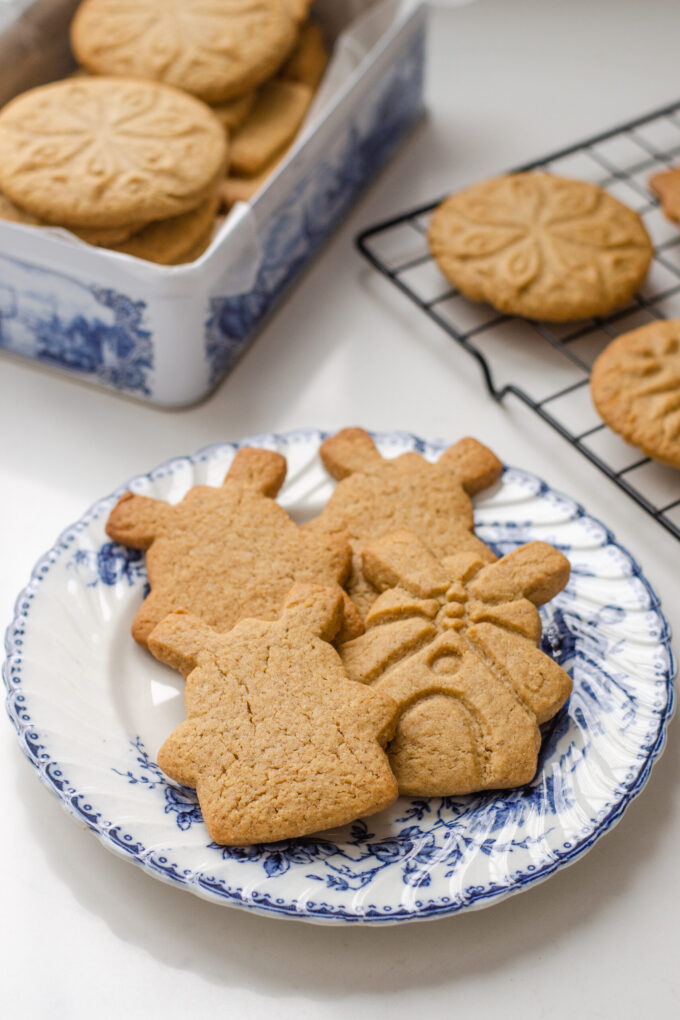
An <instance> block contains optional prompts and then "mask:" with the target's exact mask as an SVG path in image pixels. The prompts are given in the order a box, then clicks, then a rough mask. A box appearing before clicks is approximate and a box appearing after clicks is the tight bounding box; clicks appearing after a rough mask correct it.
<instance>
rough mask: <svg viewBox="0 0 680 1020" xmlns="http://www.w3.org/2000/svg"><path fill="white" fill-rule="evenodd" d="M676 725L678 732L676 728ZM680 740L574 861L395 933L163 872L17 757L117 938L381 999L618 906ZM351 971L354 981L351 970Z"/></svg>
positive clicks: (676, 773)
mask: <svg viewBox="0 0 680 1020" xmlns="http://www.w3.org/2000/svg"><path fill="white" fill-rule="evenodd" d="M675 728H677V727H675ZM676 737H677V734H676ZM678 782H680V741H678V740H677V739H675V740H673V739H671V742H670V745H669V747H668V749H667V751H666V753H665V754H664V756H663V757H662V759H661V760H660V761H659V762H658V763H657V765H656V767H655V770H654V774H653V776H652V778H651V780H650V783H649V786H648V787H647V788H646V790H645V791H643V794H642V795H641V797H640V798H638V800H636V801H635V802H634V803H633V804H632V805H631V807H630V808H629V810H628V812H627V813H626V815H625V816H624V818H623V819H622V821H621V822H620V824H619V826H618V827H617V829H616V830H615V831H614V832H613V833H611V834H608V835H607V836H606V837H605V838H604V839H603V840H602V841H601V842H600V843H598V844H597V845H596V846H595V847H594V848H593V850H592V851H591V852H590V853H589V854H588V855H587V856H586V857H584V858H583V859H582V860H580V861H578V862H576V863H575V864H574V865H573V867H570V868H567V869H564V870H563V871H561V872H559V873H557V874H556V875H554V876H553V877H552V878H550V879H549V880H548V881H546V882H544V883H543V884H541V885H540V886H536V887H535V888H534V889H531V890H529V891H527V892H525V893H523V894H522V895H519V896H514V897H511V898H510V899H508V900H505V901H504V902H502V903H500V904H498V905H496V906H493V907H489V908H487V909H484V910H480V911H476V912H469V913H466V914H461V915H459V916H456V917H450V918H444V919H441V920H438V921H430V922H426V923H422V924H415V925H413V924H409V925H399V926H395V927H387V928H360V927H357V926H353V927H350V926H346V927H319V926H316V925H314V926H313V925H308V924H304V923H301V922H296V921H282V920H277V919H273V918H272V919H270V918H265V917H259V916H256V915H253V914H249V913H246V912H244V911H240V910H235V909H230V908H227V907H222V906H219V905H216V904H212V903H207V902H205V901H202V900H200V899H198V898H196V897H194V896H192V895H190V894H188V893H186V892H182V891H181V890H179V889H175V888H173V887H170V886H167V885H165V884H163V883H161V882H157V881H154V880H153V879H152V878H150V877H149V876H148V875H145V874H143V873H142V872H141V871H140V870H138V869H137V868H136V867H134V866H131V865H129V864H127V863H125V862H123V861H121V860H119V859H117V858H115V857H114V856H113V855H111V854H110V853H108V852H107V851H106V850H105V849H103V848H102V847H101V846H100V845H99V843H98V842H97V840H96V839H95V838H94V837H93V836H91V835H90V834H88V833H87V832H85V831H83V829H82V827H81V826H80V825H78V824H76V823H74V821H73V820H72V819H69V818H68V817H67V816H66V815H65V813H64V812H63V810H62V809H61V807H60V805H59V804H58V803H57V801H56V799H55V798H54V797H53V796H52V795H50V794H49V793H48V792H47V791H46V790H45V789H44V788H42V787H41V786H40V784H39V783H38V780H37V779H36V777H35V776H34V775H33V774H32V770H31V769H30V768H29V767H28V765H27V764H26V763H25V762H23V761H20V760H19V753H17V762H16V783H17V794H18V796H19V798H20V799H21V801H22V803H23V804H25V806H26V811H27V813H28V814H29V815H30V826H31V829H32V832H33V834H34V835H35V839H36V842H37V843H38V844H39V845H40V846H42V847H43V849H44V859H45V867H46V868H49V869H51V870H52V872H53V874H54V880H55V881H56V882H59V883H64V884H65V885H67V886H68V887H69V888H70V890H71V892H72V894H73V896H74V897H75V898H76V900H77V901H78V903H79V904H80V906H81V907H82V908H83V909H85V910H87V911H89V912H91V913H92V914H93V915H94V916H96V917H98V918H101V919H102V920H103V921H104V922H105V924H107V925H108V927H109V929H110V931H111V933H112V934H113V936H115V937H116V938H118V939H120V940H121V942H124V943H127V944H129V943H132V944H134V945H137V946H138V947H139V948H140V949H142V950H144V951H145V952H147V953H149V954H150V955H151V956H153V957H154V958H156V959H157V960H159V961H161V962H162V963H163V964H165V965H167V966H169V967H172V968H177V969H180V970H191V971H194V972H195V973H196V974H197V975H199V976H200V977H202V978H203V979H205V980H208V981H210V982H213V983H214V984H216V985H219V986H225V987H226V986H230V987H242V988H246V989H255V988H257V989H258V991H259V992H260V993H262V994H265V995H270V996H272V997H273V996H277V997H286V996H294V995H299V994H300V992H301V991H303V992H304V994H305V995H306V996H307V997H308V998H314V997H315V996H317V995H318V996H319V997H321V996H323V997H327V996H328V995H333V996H335V997H339V998H341V999H342V998H347V999H351V998H352V996H353V995H355V994H361V993H368V994H375V995H380V994H381V993H383V992H387V991H390V992H392V993H393V992H394V991H398V990H407V989H412V988H419V987H424V986H432V985H433V984H442V983H448V984H450V985H451V984H453V983H454V982H455V981H456V980H463V979H468V978H470V976H474V975H475V974H480V973H486V974H490V973H493V972H494V971H497V970H499V969H502V968H504V967H507V966H509V965H512V964H513V963H514V962H517V961H519V960H521V959H522V958H526V957H531V956H532V955H534V954H538V953H540V952H541V951H542V949H543V948H545V946H546V945H547V944H550V945H551V946H552V947H553V948H554V949H559V943H560V941H561V940H564V939H566V938H567V937H568V936H570V935H571V934H572V933H573V932H574V931H578V929H579V928H582V927H584V926H585V925H587V924H588V923H589V921H590V920H592V918H593V917H594V916H596V915H598V914H600V913H602V912H607V911H608V910H609V909H610V908H613V906H614V903H615V900H616V899H617V898H619V899H620V897H621V896H622V895H623V894H625V891H626V889H627V888H629V887H632V886H634V885H635V883H636V882H639V881H641V880H643V879H644V873H645V869H647V868H653V867H654V859H655V853H656V848H657V845H658V844H659V842H660V840H661V839H662V837H663V834H664V829H665V828H666V827H667V825H669V824H670V823H671V822H672V818H671V815H672V814H673V811H674V810H675V811H677V810H678V808H677V806H675V809H674V805H673V798H672V791H673V789H674V788H676V787H677V784H678ZM349 974H351V981H348V975H349Z"/></svg>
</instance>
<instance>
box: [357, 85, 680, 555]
mask: <svg viewBox="0 0 680 1020" xmlns="http://www.w3.org/2000/svg"><path fill="white" fill-rule="evenodd" d="M678 164H680V102H676V103H674V104H672V105H671V106H667V107H664V108H663V109H659V110H655V111H654V112H653V113H650V114H647V115H645V116H644V117H640V118H638V119H637V120H634V121H630V122H629V123H627V124H625V125H623V126H620V127H617V128H614V129H612V130H609V131H606V132H603V133H602V134H600V135H597V136H596V137H593V138H589V139H587V140H586V141H584V142H580V143H578V144H576V145H573V146H570V147H569V148H566V149H562V150H560V151H559V152H555V153H553V154H552V155H549V156H546V157H544V158H542V159H539V160H536V161H534V162H532V163H527V164H525V165H524V166H521V167H517V168H516V171H520V170H547V171H549V172H551V173H555V174H559V175H561V176H564V177H575V178H579V179H581V180H589V181H592V182H594V183H596V184H598V185H600V186H601V187H603V188H605V190H607V191H608V192H610V193H611V194H612V195H613V196H614V197H615V198H618V199H619V200H620V201H622V202H623V203H624V204H626V205H628V206H630V207H631V208H633V209H634V210H635V211H636V212H637V213H638V214H639V215H640V216H641V217H642V220H643V222H644V224H645V226H646V228H647V231H648V233H649V235H650V237H651V239H652V242H653V244H654V258H653V261H652V265H651V267H650V271H649V273H648V275H647V278H646V281H645V283H644V285H643V287H642V289H641V291H640V293H639V294H636V295H635V297H634V299H633V300H632V301H631V302H630V303H629V304H628V305H627V306H626V307H624V308H622V309H620V310H618V311H617V312H616V313H615V314H613V315H610V316H607V317H606V318H595V319H589V320H587V321H584V322H571V323H559V324H557V323H542V322H533V321H530V320H527V319H518V318H513V317H511V316H508V315H502V314H499V313H498V312H496V311H495V310H494V309H493V308H492V307H491V306H490V305H486V304H481V303H476V302H472V301H468V300H467V298H465V297H463V295H462V294H460V293H459V292H458V291H457V290H455V289H454V288H452V287H451V285H450V284H449V283H448V281H447V280H446V279H445V278H444V276H443V275H442V274H441V272H440V270H439V269H438V267H437V265H436V263H435V262H434V259H433V258H432V256H431V254H430V252H429V249H428V246H427V237H426V234H427V227H428V223H429V218H430V215H431V213H432V211H433V210H434V209H435V208H436V207H437V206H438V205H439V204H440V202H442V201H443V198H440V199H438V200H437V201H435V202H430V203H429V204H427V205H424V206H420V207H418V208H417V209H412V210H410V211H409V212H405V213H402V214H401V215H399V216H395V217H393V218H391V219H389V220H386V221H384V222H382V223H379V224H377V225H375V226H372V227H370V228H369V229H367V230H364V231H363V232H362V233H361V234H360V236H359V237H358V238H357V245H358V247H359V250H360V251H361V252H362V254H363V255H364V256H365V257H366V258H367V259H368V260H369V261H370V262H371V263H372V265H373V266H374V267H375V268H376V269H378V270H379V271H380V272H381V273H382V274H384V275H385V276H386V277H388V279H390V280H391V281H392V283H393V284H395V285H396V286H397V287H398V288H399V289H400V290H401V291H402V292H403V293H404V294H406V295H407V296H408V297H409V298H410V300H411V301H413V302H414V303H415V304H416V305H417V306H418V307H419V308H420V309H422V311H423V312H424V313H425V314H426V315H428V316H429V317H430V318H431V319H433V320H434V321H435V322H436V323H437V324H438V325H439V326H441V327H442V328H443V329H445V330H446V332H447V333H448V334H449V335H450V336H451V337H452V339H454V340H455V341H457V343H459V344H460V345H461V346H462V347H463V348H465V350H466V351H468V352H469V353H470V354H472V355H473V356H474V357H475V358H476V359H477V361H478V362H479V364H480V366H481V370H482V373H483V376H484V380H485V382H486V385H487V388H488V390H489V392H490V393H491V395H492V396H493V397H494V398H495V399H496V400H502V399H503V398H504V397H505V396H506V395H508V394H513V395H514V396H515V397H517V398H519V399H520V400H521V401H523V402H524V403H525V404H526V405H527V406H528V407H530V408H531V409H532V411H534V412H535V413H536V414H537V415H539V416H540V417H541V418H542V419H543V420H544V421H545V422H547V423H548V424H549V425H551V426H552V428H554V429H555V430H556V431H557V432H558V433H559V434H560V435H561V436H563V438H564V439H566V440H567V441H568V442H569V443H571V444H572V445H573V446H574V447H576V449H578V450H579V451H580V452H581V453H582V454H583V455H584V456H585V457H587V458H588V460H590V461H591V462H592V463H593V464H595V465H596V466H597V467H598V468H599V469H600V470H601V471H603V472H604V474H606V475H607V476H608V477H609V478H611V479H612V481H613V482H615V483H616V484H617V485H618V486H619V487H620V488H621V489H623V491H624V492H626V493H627V495H628V496H630V497H631V498H632V499H634V500H635V501H636V502H637V503H638V504H639V505H640V506H641V507H643V508H644V509H645V510H646V511H647V512H648V513H649V514H651V515H652V517H654V518H655V519H656V520H657V521H658V522H659V524H661V525H662V526H663V527H664V528H666V529H667V531H669V532H670V533H671V534H672V535H674V536H675V537H676V538H677V539H680V471H677V470H676V469H674V468H671V467H666V466H665V465H663V464H660V463H658V462H656V461H652V460H650V459H649V458H648V457H644V456H642V455H641V453H640V451H639V450H636V449H635V448H634V447H632V446H629V445H628V444H627V443H625V442H624V441H623V440H622V439H621V438H620V437H619V436H617V435H616V434H615V433H614V432H612V431H611V430H610V429H609V428H608V427H607V426H606V425H604V424H603V422H602V421H601V419H600V417H599V415H598V414H597V412H596V411H595V409H594V407H593V405H592V402H591V400H590V387H589V382H590V370H591V367H592V365H593V363H594V361H595V359H596V358H597V356H598V354H600V352H601V351H602V350H604V348H605V347H606V346H607V344H608V343H610V341H611V340H612V339H613V338H614V337H616V336H618V335H619V334H620V333H625V332H628V330H631V329H635V328H636V327H638V326H642V325H644V324H645V323H647V322H652V321H653V320H654V319H671V318H680V227H678V226H676V225H675V224H673V223H671V222H670V221H669V220H668V219H667V218H666V217H665V215H664V214H663V212H662V210H661V209H660V207H659V203H658V201H657V200H656V198H655V196H654V195H653V194H652V192H651V191H650V190H649V187H648V180H649V178H650V177H651V176H652V175H653V174H654V173H656V172H657V171H660V170H667V169H669V168H670V167H672V166H674V165H678ZM518 377H519V378H521V379H522V385H521V386H520V385H518V383H517V382H516V379H517V378H518Z"/></svg>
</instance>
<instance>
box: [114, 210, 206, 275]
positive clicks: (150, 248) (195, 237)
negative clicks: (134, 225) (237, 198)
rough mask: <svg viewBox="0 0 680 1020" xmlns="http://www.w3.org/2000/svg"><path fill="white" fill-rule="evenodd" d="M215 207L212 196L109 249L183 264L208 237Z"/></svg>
mask: <svg viewBox="0 0 680 1020" xmlns="http://www.w3.org/2000/svg"><path fill="white" fill-rule="evenodd" d="M218 204H219V199H218V196H217V193H215V194H214V195H212V196H211V197H210V198H209V199H207V200H206V201H205V202H201V204H200V205H199V206H197V207H196V208H195V209H190V210H189V212H186V213H182V215H181V216H173V217H172V219H169V220H156V221H155V222H154V223H150V224H149V225H148V226H147V227H144V229H143V230H141V231H139V233H137V234H134V235H133V236H132V237H130V238H128V240H127V241H123V242H122V243H121V244H111V245H109V246H108V247H110V248H112V249H113V250H114V251H120V252H123V253H124V254H126V255H134V256H136V257H137V258H138V259H147V261H149V262H157V263H158V264H159V265H162V266H171V265H174V264H176V263H178V262H182V261H184V259H185V258H186V257H187V255H189V254H190V253H191V252H193V250H194V249H195V248H196V246H197V245H199V244H201V243H203V239H204V238H205V237H206V236H207V235H209V234H211V232H212V228H213V225H214V223H215V216H216V215H217V207H218Z"/></svg>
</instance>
